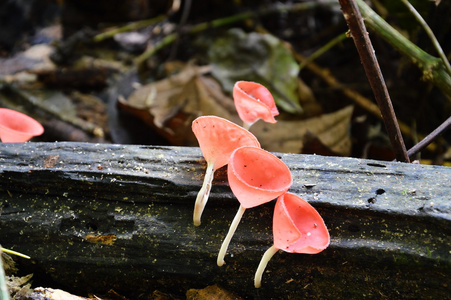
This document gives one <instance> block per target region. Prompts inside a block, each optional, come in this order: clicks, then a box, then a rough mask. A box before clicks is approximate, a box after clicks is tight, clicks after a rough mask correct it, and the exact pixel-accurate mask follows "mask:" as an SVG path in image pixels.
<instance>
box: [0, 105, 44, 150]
mask: <svg viewBox="0 0 451 300" xmlns="http://www.w3.org/2000/svg"><path fill="white" fill-rule="evenodd" d="M42 133H44V127H42V125H41V124H40V123H39V122H38V121H36V120H35V119H33V118H31V117H29V116H27V115H25V114H23V113H21V112H18V111H15V110H12V109H8V108H0V138H1V140H2V142H3V143H23V142H26V141H29V140H30V139H31V138H32V137H34V136H39V135H41V134H42Z"/></svg>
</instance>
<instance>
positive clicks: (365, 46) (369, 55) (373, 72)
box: [339, 0, 410, 162]
mask: <svg viewBox="0 0 451 300" xmlns="http://www.w3.org/2000/svg"><path fill="white" fill-rule="evenodd" d="M339 2H340V5H341V9H342V10H343V15H344V17H345V20H346V23H347V24H348V27H349V29H350V31H351V35H352V38H353V40H354V43H355V45H356V48H357V51H358V53H359V55H360V60H361V61H362V64H363V67H364V69H365V73H366V77H367V78H368V80H369V82H370V85H371V88H372V90H373V93H374V96H375V98H376V101H377V103H378V106H379V109H380V110H381V113H382V117H383V120H384V124H385V128H386V129H387V133H388V136H389V137H390V142H391V144H392V148H393V151H394V153H395V157H396V159H397V160H399V161H404V162H409V161H410V160H409V156H408V155H407V150H406V146H405V145H404V141H403V138H402V134H401V130H400V129H399V125H398V122H397V119H396V115H395V111H394V109H393V105H392V103H391V100H390V95H389V94H388V90H387V86H386V85H385V81H384V77H383V75H382V72H381V70H380V67H379V63H378V61H377V58H376V56H375V54H374V49H373V46H372V44H371V41H370V38H369V36H368V32H367V31H366V28H365V24H364V23H363V18H362V16H361V15H360V11H359V8H358V7H357V4H356V2H355V1H354V0H339Z"/></svg>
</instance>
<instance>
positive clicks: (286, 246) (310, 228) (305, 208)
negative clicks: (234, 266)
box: [254, 193, 330, 288]
mask: <svg viewBox="0 0 451 300" xmlns="http://www.w3.org/2000/svg"><path fill="white" fill-rule="evenodd" d="M273 235H274V244H273V245H272V246H271V247H270V248H269V249H268V250H266V252H265V253H264V254H263V257H262V259H261V261H260V264H259V265H258V268H257V271H256V272H255V278H254V285H255V287H256V288H259V287H260V286H261V278H262V275H263V272H264V270H265V268H266V266H267V264H268V262H269V260H270V259H271V258H272V256H273V255H274V254H276V253H277V251H278V250H279V249H280V250H283V251H286V252H291V253H304V254H317V253H319V252H321V251H323V250H324V249H326V248H327V247H328V246H329V243H330V236H329V231H328V230H327V227H326V224H325V223H324V220H323V218H322V217H321V216H320V214H319V213H318V211H317V210H316V209H315V208H314V207H313V206H311V205H310V204H309V203H308V202H307V201H305V200H304V199H302V198H301V197H299V196H297V195H294V194H291V193H285V194H283V195H281V196H280V197H279V198H278V199H277V203H276V206H275V208H274V218H273Z"/></svg>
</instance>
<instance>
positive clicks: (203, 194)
mask: <svg viewBox="0 0 451 300" xmlns="http://www.w3.org/2000/svg"><path fill="white" fill-rule="evenodd" d="M214 172H215V170H214V162H208V163H207V170H206V171H205V177H204V183H203V184H202V187H201V189H200V190H199V193H198V194H197V198H196V203H195V204H194V213H193V222H194V226H199V225H200V223H201V222H200V218H201V217H202V212H203V211H204V208H205V205H206V204H207V201H208V197H209V196H210V190H211V183H212V182H213V175H214Z"/></svg>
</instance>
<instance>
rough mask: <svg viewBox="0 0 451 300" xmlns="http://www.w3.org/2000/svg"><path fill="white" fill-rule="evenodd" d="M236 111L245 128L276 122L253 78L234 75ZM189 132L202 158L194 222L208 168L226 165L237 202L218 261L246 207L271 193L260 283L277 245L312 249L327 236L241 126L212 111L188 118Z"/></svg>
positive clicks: (287, 176)
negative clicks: (269, 242) (268, 237)
mask: <svg viewBox="0 0 451 300" xmlns="http://www.w3.org/2000/svg"><path fill="white" fill-rule="evenodd" d="M233 98H234V102H235V107H236V109H237V111H238V115H239V116H240V118H241V120H242V121H243V122H244V127H246V128H249V127H250V126H251V125H252V124H253V123H255V122H256V121H258V120H259V119H263V120H264V121H266V122H269V123H276V122H277V121H276V120H275V119H274V116H277V115H278V114H279V112H278V111H277V108H276V105H275V103H274V98H273V97H272V95H271V93H270V92H269V91H268V89H266V88H265V87H264V86H262V85H261V84H259V83H255V82H248V81H238V82H237V83H236V84H235V86H234V89H233ZM192 129H193V132H194V134H195V136H196V138H197V140H198V142H199V146H200V148H201V151H202V154H203V156H204V158H205V160H206V161H207V170H206V174H205V178H204V183H203V185H202V188H201V189H200V191H199V193H198V196H197V199H196V203H195V206H194V214H193V221H194V225H196V226H199V225H200V219H201V215H202V212H203V210H204V208H205V205H206V203H207V200H208V196H209V194H210V189H211V184H212V181H213V175H214V171H215V170H217V169H218V168H220V167H222V166H225V165H227V177H228V181H229V186H230V188H231V190H232V192H233V194H234V195H235V197H236V198H237V199H238V201H239V202H240V208H239V209H238V212H237V214H236V215H235V218H234V219H233V221H232V224H231V225H230V228H229V231H228V233H227V236H226V237H225V239H224V241H223V243H222V245H221V249H220V251H219V254H218V258H217V264H218V266H222V265H223V264H224V263H225V262H224V257H225V255H226V252H227V248H228V245H229V243H230V241H231V239H232V237H233V234H234V233H235V231H236V228H237V226H238V224H239V222H240V220H241V217H242V216H243V214H244V212H245V210H246V209H248V208H252V207H256V206H258V205H260V204H264V203H266V202H269V201H271V200H274V199H276V198H277V202H276V206H275V208H274V216H273V238H274V243H273V245H272V246H271V247H270V248H269V249H268V250H267V251H266V252H265V254H264V255H263V257H262V259H261V261H260V264H259V266H258V268H257V271H256V273H255V278H254V285H255V287H256V288H258V287H260V286H261V278H262V274H263V272H264V270H265V268H266V265H267V264H268V262H269V260H270V259H271V257H272V256H273V255H274V254H275V253H276V252H277V251H278V250H283V251H286V252H290V253H304V254H316V253H319V252H321V251H323V250H324V249H326V248H327V247H328V245H329V242H330V237H329V232H328V230H327V228H326V225H325V223H324V221H323V219H322V218H321V216H320V215H319V213H318V212H317V211H316V209H315V208H313V206H311V205H310V204H309V203H308V202H307V201H305V200H303V199H302V198H300V197H299V196H297V195H294V194H291V193H288V189H289V188H290V187H291V185H292V177H291V173H290V170H289V168H288V167H287V166H286V165H285V163H284V162H282V160H280V159H279V158H277V157H276V156H275V155H273V154H271V153H269V152H268V151H266V150H263V149H261V147H260V143H259V142H258V140H257V138H256V137H255V136H254V135H253V134H252V133H250V132H249V131H248V130H247V129H245V128H243V127H241V126H238V125H236V124H234V123H232V122H230V121H228V120H226V119H223V118H220V117H216V116H202V117H199V118H197V119H195V120H194V121H193V124H192Z"/></svg>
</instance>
